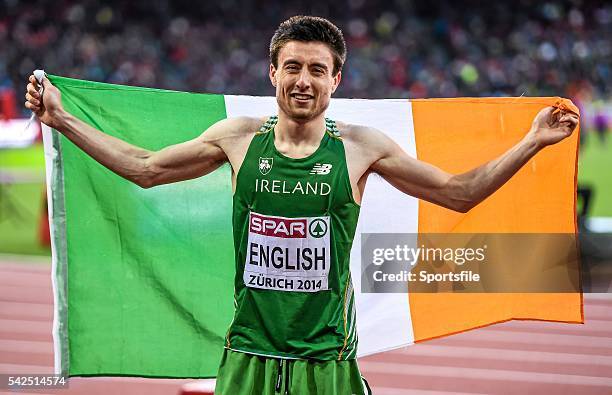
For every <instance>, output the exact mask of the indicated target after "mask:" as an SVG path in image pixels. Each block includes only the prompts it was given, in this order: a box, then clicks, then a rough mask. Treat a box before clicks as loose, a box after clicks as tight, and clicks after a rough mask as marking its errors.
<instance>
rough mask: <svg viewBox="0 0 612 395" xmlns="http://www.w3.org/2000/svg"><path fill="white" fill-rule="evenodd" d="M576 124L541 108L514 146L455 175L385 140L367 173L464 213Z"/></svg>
mask: <svg viewBox="0 0 612 395" xmlns="http://www.w3.org/2000/svg"><path fill="white" fill-rule="evenodd" d="M577 124H578V116H577V115H575V114H573V113H570V112H562V111H557V112H556V111H554V108H553V107H547V108H544V109H543V110H542V111H540V112H539V113H538V115H536V117H535V118H534V121H533V124H532V126H531V130H530V131H529V133H528V134H527V135H526V136H525V137H524V138H523V140H521V141H520V142H519V143H518V144H516V145H515V146H514V147H512V148H511V149H510V150H508V151H507V152H506V153H505V154H503V155H502V156H500V157H499V158H497V159H494V160H492V161H490V162H488V163H485V164H484V165H482V166H479V167H477V168H475V169H473V170H470V171H468V172H466V173H463V174H457V175H452V174H449V173H447V172H445V171H443V170H441V169H439V168H437V167H435V166H432V165H430V164H427V163H424V162H421V161H419V160H416V159H414V158H411V157H410V156H408V155H407V154H406V153H405V152H404V151H403V150H402V149H401V148H400V147H399V146H398V145H397V144H395V142H393V141H392V140H391V139H389V138H385V141H384V142H381V143H379V144H378V146H379V149H380V150H381V151H380V157H379V159H378V160H376V161H375V162H374V163H373V164H372V165H371V167H370V169H371V170H372V171H373V172H376V173H378V174H380V175H381V176H382V177H383V178H384V179H386V180H387V181H388V182H389V183H391V184H392V185H394V186H395V187H396V188H398V189H399V190H401V191H402V192H405V193H407V194H410V195H413V196H415V197H418V198H420V199H423V200H427V201H429V202H432V203H436V204H438V205H441V206H444V207H446V208H449V209H452V210H455V211H460V212H467V211H469V210H470V209H471V208H472V207H474V206H476V205H477V204H478V203H480V202H482V201H483V200H484V199H485V198H487V197H488V196H489V195H491V194H492V193H493V192H495V191H496V190H497V189H499V188H500V187H501V186H502V185H503V184H505V183H506V182H507V181H508V180H509V179H510V178H511V177H512V176H513V175H514V174H515V173H516V172H517V171H518V170H519V169H520V168H521V167H522V166H523V165H524V164H525V163H527V161H529V159H531V158H532V157H533V156H534V155H535V154H536V153H538V152H539V151H540V150H541V149H542V148H544V147H546V146H548V145H552V144H556V143H558V142H559V141H561V140H563V139H565V138H566V137H568V136H569V135H571V134H572V132H573V131H574V129H575V128H576V125H577ZM378 141H381V139H380V138H379V139H378Z"/></svg>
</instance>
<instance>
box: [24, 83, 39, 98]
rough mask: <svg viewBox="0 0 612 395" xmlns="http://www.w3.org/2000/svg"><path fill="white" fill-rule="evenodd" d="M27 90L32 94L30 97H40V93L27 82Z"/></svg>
mask: <svg viewBox="0 0 612 395" xmlns="http://www.w3.org/2000/svg"><path fill="white" fill-rule="evenodd" d="M27 92H28V93H29V94H30V95H32V97H36V98H39V97H40V93H38V91H36V89H35V88H34V85H32V84H28V86H27Z"/></svg>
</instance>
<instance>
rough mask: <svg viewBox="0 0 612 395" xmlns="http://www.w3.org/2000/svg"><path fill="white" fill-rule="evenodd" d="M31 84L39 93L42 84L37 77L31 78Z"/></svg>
mask: <svg viewBox="0 0 612 395" xmlns="http://www.w3.org/2000/svg"><path fill="white" fill-rule="evenodd" d="M30 82H31V83H32V85H33V86H34V89H36V90H37V91H38V90H39V89H40V84H39V83H38V80H37V79H36V77H34V75H31V76H30Z"/></svg>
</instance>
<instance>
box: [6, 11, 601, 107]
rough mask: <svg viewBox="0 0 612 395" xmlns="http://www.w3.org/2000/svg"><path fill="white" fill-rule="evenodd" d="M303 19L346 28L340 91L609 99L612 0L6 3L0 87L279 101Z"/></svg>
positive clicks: (373, 94) (342, 93)
mask: <svg viewBox="0 0 612 395" xmlns="http://www.w3.org/2000/svg"><path fill="white" fill-rule="evenodd" d="M295 14H314V15H321V16H325V17H328V18H330V19H331V20H332V21H333V22H334V23H336V24H337V25H338V26H339V27H340V28H341V29H342V30H343V31H344V34H345V36H346V39H347V43H348V47H349V52H348V54H349V56H348V62H347V64H346V67H345V70H344V76H343V83H342V84H341V85H340V88H339V90H338V93H337V95H336V96H338V97H362V98H383V97H384V98H422V97H454V96H500V95H511V96H519V95H526V96H557V95H559V96H566V97H571V98H572V99H574V100H576V101H577V102H578V103H585V102H591V101H592V100H595V99H606V98H608V97H609V95H610V91H611V86H612V75H611V72H612V70H611V67H612V39H611V37H612V34H611V33H612V4H610V3H609V2H605V1H580V0H575V1H543V2H530V1H522V0H517V1H512V2H479V1H436V0H430V1H427V2H418V1H411V0H368V1H365V0H341V1H335V2H329V3H327V4H317V3H316V2H311V1H292V0H287V1H282V2H270V1H261V0H255V1H248V2H247V1H243V2H239V1H236V0H225V1H221V2H196V3H194V2H191V1H185V0H174V1H170V0H150V1H97V0H88V1H67V0H55V1H29V2H24V1H17V0H4V1H2V2H0V92H1V90H2V89H3V90H5V91H6V90H12V91H17V92H19V93H18V95H17V96H18V97H19V99H21V91H22V90H23V86H24V81H25V79H24V78H25V76H27V75H28V74H29V73H30V72H31V71H32V70H33V69H35V68H40V67H44V68H45V69H46V70H47V71H48V72H50V73H55V74H61V75H64V76H69V77H75V78H83V79H91V80H96V81H106V82H111V83H119V84H129V85H141V86H150V87H158V88H166V89H176V90H189V91H197V92H210V93H231V94H249V95H272V94H273V90H272V89H273V88H272V87H271V85H270V83H269V81H268V77H267V68H268V57H267V54H268V45H269V40H270V38H271V36H272V34H273V32H274V29H275V28H276V27H277V26H278V24H279V23H280V22H281V21H282V20H284V19H285V18H287V17H289V16H291V15H295ZM20 111H23V110H21V109H20ZM24 114H25V112H24Z"/></svg>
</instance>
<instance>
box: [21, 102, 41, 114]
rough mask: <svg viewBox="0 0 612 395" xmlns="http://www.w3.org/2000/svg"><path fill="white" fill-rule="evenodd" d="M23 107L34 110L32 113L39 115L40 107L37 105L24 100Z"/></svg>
mask: <svg viewBox="0 0 612 395" xmlns="http://www.w3.org/2000/svg"><path fill="white" fill-rule="evenodd" d="M25 107H26V108H27V109H28V110H32V111H33V112H34V114H36V115H39V114H40V113H41V108H40V107H38V106H35V105H34V104H32V103H30V102H29V101H27V102H25Z"/></svg>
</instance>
